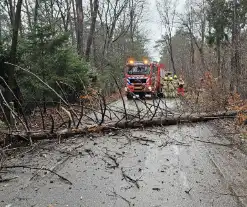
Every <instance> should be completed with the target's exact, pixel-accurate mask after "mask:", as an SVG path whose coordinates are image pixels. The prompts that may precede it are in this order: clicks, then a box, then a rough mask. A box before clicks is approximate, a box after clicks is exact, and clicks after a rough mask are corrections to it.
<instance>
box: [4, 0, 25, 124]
mask: <svg viewBox="0 0 247 207" xmlns="http://www.w3.org/2000/svg"><path fill="white" fill-rule="evenodd" d="M21 7H22V0H18V2H17V5H16V13H15V17H14V22H13V30H12V44H11V50H10V55H9V58H10V63H12V64H16V62H17V60H16V55H17V44H18V33H19V27H20V21H21ZM6 74H7V83H8V85H9V87H10V88H11V89H12V90H13V91H14V92H15V95H16V96H17V98H20V89H19V87H18V85H17V81H16V79H15V66H14V65H8V67H7V71H6ZM5 99H6V101H7V102H8V103H10V102H11V101H13V95H12V93H11V91H9V90H5ZM6 115H7V118H8V120H9V121H10V120H11V113H10V111H9V109H7V110H6Z"/></svg>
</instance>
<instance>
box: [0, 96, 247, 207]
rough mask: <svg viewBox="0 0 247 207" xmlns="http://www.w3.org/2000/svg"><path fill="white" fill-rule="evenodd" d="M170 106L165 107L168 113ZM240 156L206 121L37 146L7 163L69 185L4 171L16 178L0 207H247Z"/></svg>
mask: <svg viewBox="0 0 247 207" xmlns="http://www.w3.org/2000/svg"><path fill="white" fill-rule="evenodd" d="M151 102H152V100H150V101H149V103H151ZM176 103H178V101H177V100H170V101H168V102H167V103H166V104H165V105H166V106H165V107H166V109H167V106H169V107H168V108H169V110H172V111H173V112H174V111H176V110H178V109H179V108H178V106H176ZM134 104H135V103H133V101H130V102H128V103H127V104H126V107H128V109H133V107H134ZM144 105H145V104H144ZM138 106H139V107H140V108H142V107H143V106H142V105H141V103H139V105H138ZM110 107H115V109H119V108H121V107H122V102H121V100H119V101H118V102H116V103H114V104H111V105H110ZM143 109H145V107H143ZM133 111H135V109H133ZM246 158H247V157H246V155H244V154H242V153H241V152H240V151H239V150H237V149H235V148H233V147H232V146H231V142H229V139H227V137H226V135H225V134H223V132H220V131H219V130H218V128H217V127H216V126H215V123H213V122H210V123H201V124H193V125H179V126H170V127H155V128H148V129H135V130H123V131H117V132H114V133H113V132H111V133H108V134H104V135H88V136H87V137H75V138H73V139H68V140H64V141H62V142H61V143H60V144H58V143H54V142H48V141H47V142H41V143H39V145H37V146H36V147H35V148H33V149H32V150H31V151H30V149H29V148H27V149H26V150H25V152H23V153H21V154H20V153H18V154H17V155H16V156H13V157H12V158H11V159H9V160H8V161H6V164H7V165H9V166H10V165H25V166H27V165H28V166H33V167H34V166H39V167H43V168H44V167H45V168H49V169H52V170H54V171H55V172H56V173H58V174H59V175H61V176H63V177H65V178H66V179H68V180H69V181H70V182H72V185H70V184H69V183H68V182H67V181H65V180H64V179H61V178H59V177H58V176H57V175H54V174H52V173H47V172H46V171H44V170H30V169H23V168H14V169H8V170H7V171H6V172H3V173H1V176H2V179H6V178H12V177H15V176H17V178H16V179H14V180H11V181H8V182H2V183H0V206H9V207H10V206H11V207H17V206H18V207H22V206H23V207H28V206H36V207H38V206H40V207H43V206H49V205H50V206H54V207H55V206H58V207H64V206H70V207H79V206H82V207H89V206H90V207H101V206H102V207H113V206H116V207H125V206H126V207H128V206H136V207H210V206H216V207H238V206H247V197H246V196H247V167H246V166H247V159H246Z"/></svg>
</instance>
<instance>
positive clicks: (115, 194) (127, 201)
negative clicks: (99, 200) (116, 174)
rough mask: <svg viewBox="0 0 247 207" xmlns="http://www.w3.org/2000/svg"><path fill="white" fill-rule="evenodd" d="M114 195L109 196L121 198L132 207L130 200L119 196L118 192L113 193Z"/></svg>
mask: <svg viewBox="0 0 247 207" xmlns="http://www.w3.org/2000/svg"><path fill="white" fill-rule="evenodd" d="M112 193H113V195H108V196H115V197H119V198H121V199H122V200H123V201H125V202H126V203H128V205H129V206H131V202H130V201H129V200H127V199H126V198H124V197H123V196H121V195H119V194H117V193H116V191H115V190H114V191H112Z"/></svg>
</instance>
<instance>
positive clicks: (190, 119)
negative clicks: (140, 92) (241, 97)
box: [1, 111, 238, 141]
mask: <svg viewBox="0 0 247 207" xmlns="http://www.w3.org/2000/svg"><path fill="white" fill-rule="evenodd" d="M237 114H238V112H237V111H227V112H217V113H211V114H209V113H200V114H198V113H197V114H184V115H177V116H173V117H159V118H153V119H152V120H150V119H149V120H148V119H143V120H134V121H122V122H118V123H113V124H105V125H94V126H86V127H82V128H77V129H73V128H67V129H63V130H60V131H57V132H53V133H51V132H50V131H36V132H15V131H12V132H9V131H1V132H2V133H5V134H6V135H8V138H9V139H21V140H26V141H30V140H32V141H36V140H42V139H56V138H58V139H60V138H68V137H72V136H75V135H86V134H89V133H99V132H104V131H111V130H118V129H127V128H141V127H152V126H169V125H176V124H182V123H195V122H205V121H211V120H215V119H225V118H234V117H236V115H237Z"/></svg>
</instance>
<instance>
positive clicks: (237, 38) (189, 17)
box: [156, 0, 247, 98]
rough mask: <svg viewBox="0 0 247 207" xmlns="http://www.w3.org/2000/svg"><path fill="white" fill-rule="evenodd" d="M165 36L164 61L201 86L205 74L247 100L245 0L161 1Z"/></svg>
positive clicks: (188, 79)
mask: <svg viewBox="0 0 247 207" xmlns="http://www.w3.org/2000/svg"><path fill="white" fill-rule="evenodd" d="M157 9H158V11H159V14H160V18H161V22H162V25H163V27H164V31H165V32H164V34H163V37H162V39H161V40H160V41H158V42H157V45H156V46H157V48H161V60H162V61H163V62H165V63H166V64H167V65H168V68H170V70H173V71H174V72H176V73H179V74H182V75H183V76H184V77H185V78H186V80H187V82H188V83H189V85H190V86H194V87H196V86H198V83H199V81H200V79H201V78H203V77H204V76H205V73H207V74H209V73H210V74H211V75H212V76H213V77H214V79H215V80H217V81H218V82H220V83H221V85H222V87H223V88H224V91H222V93H225V92H230V93H231V92H238V93H240V94H241V95H242V96H243V97H245V98H246V94H247V89H246V77H247V70H246V67H247V62H246V49H247V48H246V42H247V38H246V37H247V36H246V35H247V33H246V18H247V1H244V0H187V1H186V3H185V7H184V9H183V10H181V9H179V5H178V2H177V1H174V0H168V1H159V0H157Z"/></svg>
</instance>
